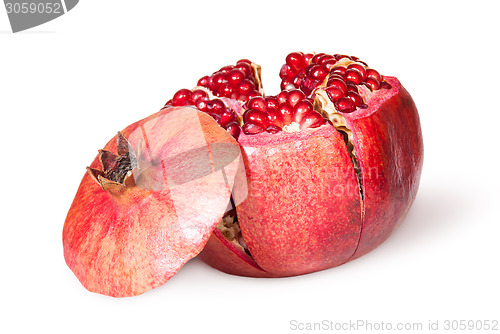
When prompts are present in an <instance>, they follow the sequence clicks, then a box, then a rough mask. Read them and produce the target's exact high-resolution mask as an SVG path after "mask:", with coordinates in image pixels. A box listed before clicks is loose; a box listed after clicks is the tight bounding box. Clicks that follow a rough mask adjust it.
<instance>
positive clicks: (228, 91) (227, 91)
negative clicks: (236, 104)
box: [218, 83, 234, 97]
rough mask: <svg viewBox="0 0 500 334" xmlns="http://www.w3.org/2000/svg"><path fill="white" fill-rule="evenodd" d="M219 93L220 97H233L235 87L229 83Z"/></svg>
mask: <svg viewBox="0 0 500 334" xmlns="http://www.w3.org/2000/svg"><path fill="white" fill-rule="evenodd" d="M218 92H219V95H220V96H224V97H233V94H234V87H233V86H231V85H230V84H228V83H227V84H225V85H224V86H223V87H221V88H220V89H219V91H218Z"/></svg>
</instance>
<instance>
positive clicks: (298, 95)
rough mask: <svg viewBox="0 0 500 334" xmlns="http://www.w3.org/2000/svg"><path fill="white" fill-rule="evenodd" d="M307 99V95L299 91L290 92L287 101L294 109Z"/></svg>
mask: <svg viewBox="0 0 500 334" xmlns="http://www.w3.org/2000/svg"><path fill="white" fill-rule="evenodd" d="M305 98H306V96H305V94H304V93H303V92H302V91H300V90H298V89H294V90H290V91H288V92H287V94H286V100H287V101H288V103H289V104H290V105H291V106H292V107H295V105H296V104H297V103H298V102H300V101H302V100H303V99H305Z"/></svg>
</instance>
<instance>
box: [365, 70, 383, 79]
mask: <svg viewBox="0 0 500 334" xmlns="http://www.w3.org/2000/svg"><path fill="white" fill-rule="evenodd" d="M366 77H367V78H372V79H375V80H377V81H379V82H380V81H382V76H381V75H380V74H379V73H378V72H377V71H376V70H374V69H373V68H368V69H366Z"/></svg>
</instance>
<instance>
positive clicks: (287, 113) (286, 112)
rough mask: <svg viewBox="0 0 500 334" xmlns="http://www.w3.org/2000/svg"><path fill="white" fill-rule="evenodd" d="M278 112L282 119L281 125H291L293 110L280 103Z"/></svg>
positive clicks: (286, 104) (289, 106)
mask: <svg viewBox="0 0 500 334" xmlns="http://www.w3.org/2000/svg"><path fill="white" fill-rule="evenodd" d="M278 111H279V112H280V114H281V115H282V117H283V124H284V125H289V124H291V123H292V114H293V108H292V106H291V105H289V104H288V103H282V104H280V105H279V107H278Z"/></svg>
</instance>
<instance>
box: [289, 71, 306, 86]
mask: <svg viewBox="0 0 500 334" xmlns="http://www.w3.org/2000/svg"><path fill="white" fill-rule="evenodd" d="M304 77H305V74H304V73H299V74H297V75H296V76H294V77H293V78H292V83H293V85H294V86H295V87H300V84H301V83H302V79H304Z"/></svg>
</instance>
